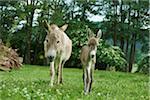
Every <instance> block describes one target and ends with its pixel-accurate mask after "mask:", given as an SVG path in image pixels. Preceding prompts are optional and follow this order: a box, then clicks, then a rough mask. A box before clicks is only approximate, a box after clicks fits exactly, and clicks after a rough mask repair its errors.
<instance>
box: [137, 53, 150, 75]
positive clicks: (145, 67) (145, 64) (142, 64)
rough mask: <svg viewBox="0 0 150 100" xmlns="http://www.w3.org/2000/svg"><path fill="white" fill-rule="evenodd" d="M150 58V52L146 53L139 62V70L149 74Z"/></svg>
mask: <svg viewBox="0 0 150 100" xmlns="http://www.w3.org/2000/svg"><path fill="white" fill-rule="evenodd" d="M149 59H150V54H149V55H146V56H145V57H143V59H142V60H141V61H139V63H138V70H137V72H140V73H144V74H148V73H149V71H150V70H149Z"/></svg>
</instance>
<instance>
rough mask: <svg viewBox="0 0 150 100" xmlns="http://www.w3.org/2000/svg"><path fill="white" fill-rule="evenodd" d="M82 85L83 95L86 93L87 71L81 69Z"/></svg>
mask: <svg viewBox="0 0 150 100" xmlns="http://www.w3.org/2000/svg"><path fill="white" fill-rule="evenodd" d="M83 84H84V93H86V87H87V71H86V69H83Z"/></svg>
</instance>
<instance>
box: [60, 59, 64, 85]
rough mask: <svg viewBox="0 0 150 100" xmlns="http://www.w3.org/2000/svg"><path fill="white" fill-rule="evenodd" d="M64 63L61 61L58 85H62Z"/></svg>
mask: <svg viewBox="0 0 150 100" xmlns="http://www.w3.org/2000/svg"><path fill="white" fill-rule="evenodd" d="M64 64H65V61H62V65H61V70H60V84H63V67H64Z"/></svg>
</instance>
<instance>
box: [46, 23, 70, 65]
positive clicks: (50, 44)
mask: <svg viewBox="0 0 150 100" xmlns="http://www.w3.org/2000/svg"><path fill="white" fill-rule="evenodd" d="M67 26H68V25H67V24H65V25H63V26H62V27H61V28H59V27H58V26H57V25H55V24H52V25H49V24H48V23H47V22H46V21H44V27H45V29H46V32H47V35H46V38H45V41H44V51H45V57H47V58H49V60H50V62H52V61H54V59H55V58H56V57H57V56H58V55H60V54H61V51H62V49H63V44H64V31H65V30H66V29H67Z"/></svg>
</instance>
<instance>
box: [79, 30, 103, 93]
mask: <svg viewBox="0 0 150 100" xmlns="http://www.w3.org/2000/svg"><path fill="white" fill-rule="evenodd" d="M101 34H102V33H101V30H99V31H98V33H97V35H96V37H95V36H94V35H93V33H92V32H91V30H89V38H88V45H86V46H83V47H82V49H81V54H80V60H81V63H82V66H83V83H84V93H85V94H87V93H89V92H90V91H91V87H92V82H93V75H92V74H93V71H94V67H95V63H96V52H97V45H98V41H99V38H100V37H101Z"/></svg>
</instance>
